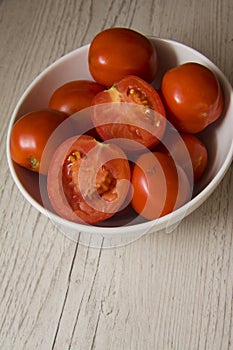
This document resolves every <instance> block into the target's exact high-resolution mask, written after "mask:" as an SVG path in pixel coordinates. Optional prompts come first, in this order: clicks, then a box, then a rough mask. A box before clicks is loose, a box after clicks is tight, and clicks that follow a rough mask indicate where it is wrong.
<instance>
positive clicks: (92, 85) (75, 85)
mask: <svg viewBox="0 0 233 350" xmlns="http://www.w3.org/2000/svg"><path fill="white" fill-rule="evenodd" d="M104 88H105V87H104V86H102V85H100V84H98V83H96V82H94V81H90V80H74V81H70V82H67V83H65V84H63V85H62V86H59V87H58V88H57V89H56V90H55V91H54V92H53V94H52V96H51V97H50V100H49V107H50V108H52V109H56V110H59V111H62V112H65V113H66V114H68V115H72V114H74V113H76V112H78V111H80V110H82V109H84V108H87V107H89V106H90V105H91V102H92V99H93V98H94V97H95V95H96V94H97V93H99V92H100V91H102V90H104Z"/></svg>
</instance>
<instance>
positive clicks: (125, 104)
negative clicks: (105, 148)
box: [92, 76, 166, 151]
mask: <svg viewBox="0 0 233 350" xmlns="http://www.w3.org/2000/svg"><path fill="white" fill-rule="evenodd" d="M92 105H93V110H92V120H93V123H94V125H95V127H96V129H97V132H98V133H99V135H100V136H101V138H102V139H103V140H109V139H118V138H120V139H124V140H130V141H133V142H134V146H135V147H133V148H134V150H135V149H136V150H138V148H140V147H139V146H140V145H143V146H144V147H146V148H149V149H151V148H153V147H154V146H155V145H156V144H157V143H158V142H159V141H160V140H161V138H162V136H163V134H164V131H165V129H166V116H165V110H164V106H163V104H162V101H161V99H160V96H159V94H158V93H157V91H156V90H155V89H154V88H153V86H152V85H150V84H148V83H147V82H146V81H144V80H143V79H141V78H138V77H136V76H128V77H126V78H124V79H122V80H120V81H119V82H118V83H116V84H115V85H113V86H112V87H111V88H110V89H108V90H105V91H102V92H100V93H98V94H97V95H96V96H95V97H94V99H93V101H92ZM129 144H130V145H131V144H132V143H129ZM136 144H138V147H137V146H136ZM125 145H128V143H127V142H125V143H124V142H123V143H122V144H121V146H122V147H123V148H124V147H125ZM125 148H126V149H127V151H128V150H129V149H128V147H125Z"/></svg>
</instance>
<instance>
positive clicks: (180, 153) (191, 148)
mask: <svg viewBox="0 0 233 350" xmlns="http://www.w3.org/2000/svg"><path fill="white" fill-rule="evenodd" d="M179 135H180V138H177V137H174V138H173V135H172V133H170V134H169V133H168V134H167V135H166V137H165V138H164V140H163V142H164V143H165V144H166V145H167V147H169V150H168V149H167V148H166V147H165V146H164V145H163V144H160V145H158V147H157V148H156V150H157V151H158V150H159V151H162V152H165V153H168V154H170V155H171V156H172V157H173V159H174V161H175V162H177V164H179V166H181V167H182V168H183V169H184V171H185V172H186V174H187V176H188V178H189V179H190V181H191V182H192V181H194V182H197V181H198V180H200V178H201V177H202V175H203V174H204V172H205V169H206V167H207V163H208V151H207V148H206V146H205V144H204V143H203V142H202V141H201V140H200V139H199V137H198V136H197V135H194V134H189V133H185V132H180V133H179ZM184 147H186V148H187V151H188V154H189V156H190V158H189V159H187V154H186V153H185V152H184ZM190 162H191V166H192V169H190ZM190 170H192V174H190ZM190 175H191V177H192V178H190Z"/></svg>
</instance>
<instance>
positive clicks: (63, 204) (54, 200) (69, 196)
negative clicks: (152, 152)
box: [47, 135, 131, 224]
mask: <svg viewBox="0 0 233 350" xmlns="http://www.w3.org/2000/svg"><path fill="white" fill-rule="evenodd" d="M130 176H131V173H130V167H129V162H128V159H127V158H126V156H125V153H124V152H123V151H122V150H121V149H120V148H119V147H118V146H116V145H111V144H105V143H100V142H98V141H96V140H95V139H94V138H93V137H91V136H88V135H80V136H74V137H72V138H69V139H67V140H66V141H65V142H63V143H62V144H61V145H60V146H59V147H58V148H57V150H56V152H55V153H54V156H53V158H52V160H51V164H50V167H49V171H48V179H47V190H48V196H49V199H50V202H51V205H52V207H53V208H54V210H55V212H56V213H57V214H58V215H60V216H61V217H63V218H65V219H67V220H70V221H74V222H79V223H87V224H96V223H99V222H101V221H103V220H106V219H108V218H110V217H111V216H113V215H114V214H115V213H116V212H118V211H119V210H121V209H122V205H123V204H124V202H125V199H126V197H127V194H128V191H129V188H130V187H129V184H130Z"/></svg>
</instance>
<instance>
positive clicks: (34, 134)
mask: <svg viewBox="0 0 233 350" xmlns="http://www.w3.org/2000/svg"><path fill="white" fill-rule="evenodd" d="M66 118H67V114H65V113H63V112H59V111H55V110H52V109H42V110H37V111H33V112H30V113H27V114H25V115H24V116H22V117H21V118H20V119H18V120H17V121H16V123H15V124H14V125H13V128H12V132H11V137H10V152H11V157H12V159H13V160H14V161H15V162H16V163H17V164H19V165H21V166H23V167H25V168H27V169H30V170H33V171H35V172H40V173H43V174H46V173H47V168H48V164H47V163H46V162H44V165H43V166H41V158H42V154H43V151H44V149H45V145H46V143H47V141H48V139H49V137H50V136H51V135H52V133H53V132H54V131H55V130H56V128H57V127H58V126H59V125H60V124H61V123H62V122H63V121H64V120H65V119H66ZM48 162H49V160H48Z"/></svg>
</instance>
